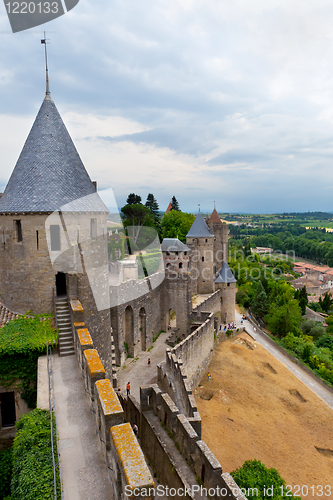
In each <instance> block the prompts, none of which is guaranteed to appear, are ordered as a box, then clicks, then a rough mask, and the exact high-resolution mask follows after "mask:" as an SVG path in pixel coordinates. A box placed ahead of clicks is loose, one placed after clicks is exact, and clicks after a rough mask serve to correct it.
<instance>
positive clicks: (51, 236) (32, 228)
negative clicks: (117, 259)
mask: <svg viewBox="0 0 333 500" xmlns="http://www.w3.org/2000/svg"><path fill="white" fill-rule="evenodd" d="M93 195H95V196H98V195H96V189H95V187H94V184H93V183H92V181H91V180H90V178H89V175H88V173H87V171H86V169H85V167H84V165H83V163H82V161H81V159H80V156H79V155H78V153H77V150H76V148H75V146H74V144H73V141H72V139H71V137H70V135H69V133H68V131H67V129H66V127H65V125H64V123H63V121H62V119H61V117H60V115H59V113H58V110H57V108H56V106H55V104H54V102H53V100H52V98H51V94H50V92H49V90H48V86H47V92H46V96H45V99H44V101H43V103H42V105H41V108H40V110H39V112H38V114H37V117H36V119H35V122H34V124H33V126H32V129H31V131H30V133H29V135H28V138H27V140H26V142H25V144H24V147H23V149H22V152H21V154H20V156H19V159H18V161H17V163H16V166H15V168H14V170H13V172H12V175H11V177H10V179H9V182H8V184H7V187H6V189H5V191H4V194H3V196H2V197H1V199H0V231H1V236H2V242H1V243H2V244H1V251H0V291H1V299H2V300H3V302H4V303H5V304H6V306H7V307H9V308H10V309H12V310H14V311H17V312H21V313H25V312H26V311H27V310H30V311H32V312H33V313H37V314H38V313H48V312H51V310H52V309H53V289H55V290H58V293H59V292H65V291H66V276H65V275H66V272H67V271H68V272H70V271H71V270H72V271H75V269H74V268H73V266H72V269H71V264H70V263H69V261H68V259H67V269H62V268H61V265H60V264H59V263H58V269H57V259H56V258H57V257H58V256H60V254H61V252H62V251H63V249H64V248H66V245H67V243H68V241H66V239H68V234H66V227H65V220H64V216H61V215H60V219H61V220H60V219H59V218H58V224H52V223H51V225H49V227H48V228H47V226H48V224H47V219H48V217H49V215H50V214H52V213H53V212H58V213H61V208H62V207H64V206H67V207H68V208H67V209H68V212H70V211H72V210H74V211H76V213H78V212H79V211H80V207H75V208H74V209H73V208H72V207H71V204H73V202H76V201H77V200H80V199H84V200H86V205H85V206H84V207H82V206H81V211H80V213H82V208H83V210H84V211H85V212H92V213H95V216H94V219H95V221H96V226H97V227H96V234H97V233H98V232H99V230H98V226H99V225H101V224H103V219H104V218H105V219H106V215H105V214H106V213H107V212H108V210H107V208H106V207H105V205H104V204H103V203H102V201H101V200H99V202H98V201H97V204H96V199H95V198H94V199H93ZM65 218H66V217H65ZM67 219H68V217H67ZM81 225H82V224H81ZM46 228H47V230H48V231H50V233H47V231H46ZM75 233H76V231H75ZM67 246H68V245H67ZM50 247H51V248H50ZM52 252H53V253H52ZM51 260H53V263H52V262H51ZM69 260H70V259H69ZM68 267H69V268H68ZM61 271H65V272H61Z"/></svg>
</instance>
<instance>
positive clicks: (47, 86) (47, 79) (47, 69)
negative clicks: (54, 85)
mask: <svg viewBox="0 0 333 500" xmlns="http://www.w3.org/2000/svg"><path fill="white" fill-rule="evenodd" d="M48 42H49V38H46V34H45V31H44V38H43V40H41V41H40V43H43V44H44V45H45V69H46V92H45V100H47V101H52V98H51V92H50V83H49V68H48V65H47V49H46V45H47V43H48Z"/></svg>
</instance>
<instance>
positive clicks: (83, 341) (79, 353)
mask: <svg viewBox="0 0 333 500" xmlns="http://www.w3.org/2000/svg"><path fill="white" fill-rule="evenodd" d="M80 324H81V323H80ZM83 325H84V323H83ZM74 332H75V333H74V345H75V351H76V357H77V360H78V362H79V364H80V366H81V369H82V368H83V365H84V358H83V353H84V351H86V350H87V349H93V348H94V344H93V341H92V338H91V336H90V333H89V332H88V328H74Z"/></svg>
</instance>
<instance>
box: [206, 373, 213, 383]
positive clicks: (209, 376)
mask: <svg viewBox="0 0 333 500" xmlns="http://www.w3.org/2000/svg"><path fill="white" fill-rule="evenodd" d="M207 377H208V382H210V379H211V378H212V376H211V374H210V373H208V375H207Z"/></svg>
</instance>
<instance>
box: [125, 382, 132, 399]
mask: <svg viewBox="0 0 333 500" xmlns="http://www.w3.org/2000/svg"><path fill="white" fill-rule="evenodd" d="M130 394H131V383H130V382H127V385H126V396H129V395H130Z"/></svg>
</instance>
